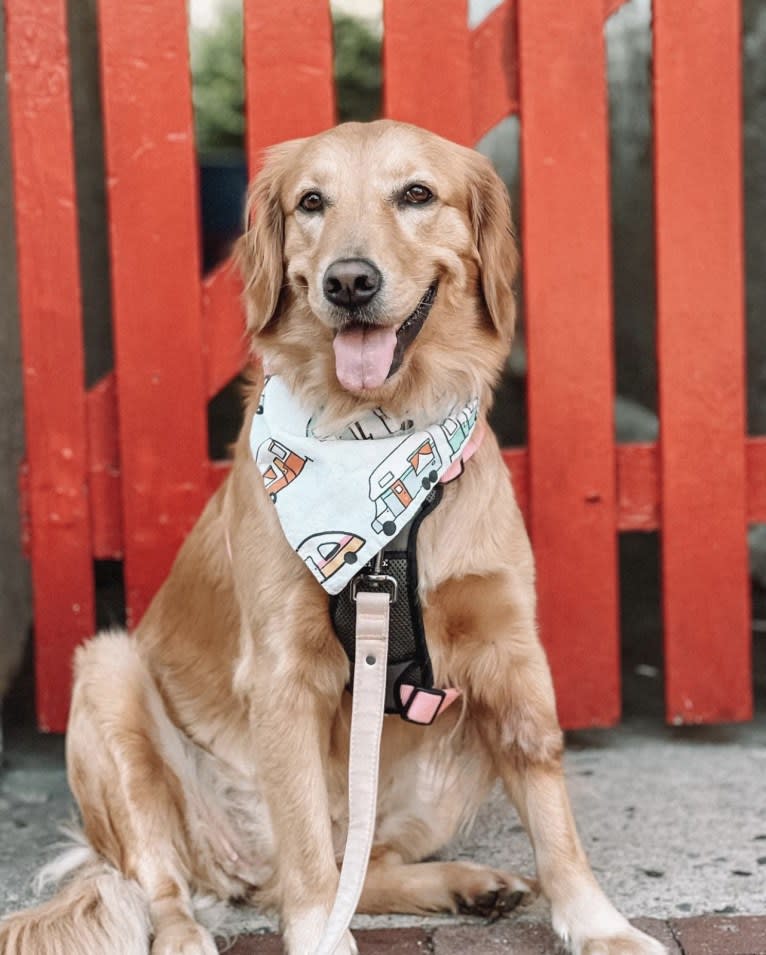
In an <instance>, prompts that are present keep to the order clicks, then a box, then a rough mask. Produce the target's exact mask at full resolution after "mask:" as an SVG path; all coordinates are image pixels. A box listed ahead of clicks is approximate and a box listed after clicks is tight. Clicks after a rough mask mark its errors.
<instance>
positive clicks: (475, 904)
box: [455, 885, 529, 922]
mask: <svg viewBox="0 0 766 955" xmlns="http://www.w3.org/2000/svg"><path fill="white" fill-rule="evenodd" d="M528 894H529V893H527V892H522V891H520V890H519V889H516V888H513V887H511V886H505V885H503V886H499V887H498V888H496V889H491V890H489V891H487V892H482V893H481V894H479V895H476V896H474V897H473V898H466V897H465V896H458V897H457V898H456V900H455V903H456V905H457V910H458V912H460V913H461V915H478V916H480V917H481V918H485V919H489V921H490V922H494V921H496V920H497V919H500V918H503V916H505V915H507V914H508V913H509V912H512V911H513V910H514V909H515V908H517V907H518V906H519V905H521V904H522V902H523V901H525V897H526V896H528Z"/></svg>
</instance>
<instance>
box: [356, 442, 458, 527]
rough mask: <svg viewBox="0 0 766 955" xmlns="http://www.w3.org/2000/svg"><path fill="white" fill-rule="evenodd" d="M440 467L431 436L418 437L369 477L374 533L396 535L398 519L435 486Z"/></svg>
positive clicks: (392, 453)
mask: <svg viewBox="0 0 766 955" xmlns="http://www.w3.org/2000/svg"><path fill="white" fill-rule="evenodd" d="M440 467H441V456H440V455H439V452H438V451H437V449H436V443H435V441H434V439H433V438H432V437H431V436H430V435H429V434H426V435H425V436H424V435H423V434H422V433H420V434H415V435H413V436H412V437H411V438H409V439H407V440H405V441H402V443H401V444H400V445H399V446H398V447H397V448H396V449H395V450H394V451H392V452H391V454H389V455H388V457H387V458H384V459H383V461H381V463H380V464H379V465H378V466H377V467H376V468H375V470H374V471H373V472H372V474H371V475H370V500H372V501H374V502H375V517H374V519H373V521H372V528H373V530H375V531H378V532H380V531H382V532H383V533H384V534H389V535H393V534H395V533H396V531H397V520H398V518H399V517H400V516H401V515H402V514H404V513H405V511H407V509H408V508H409V507H410V505H411V504H412V502H413V500H414V499H415V497H416V495H417V493H418V491H419V490H420V489H421V488H425V489H426V490H428V489H429V488H431V487H432V486H433V485H434V484H435V483H436V481H437V479H438V477H439V468H440ZM399 526H401V524H400V525H399Z"/></svg>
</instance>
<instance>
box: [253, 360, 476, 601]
mask: <svg viewBox="0 0 766 955" xmlns="http://www.w3.org/2000/svg"><path fill="white" fill-rule="evenodd" d="M478 411H479V402H478V399H477V398H474V399H472V400H471V401H469V402H468V404H466V405H465V406H464V407H455V408H453V409H452V410H451V411H450V413H449V414H448V415H447V417H446V418H444V420H443V421H439V422H437V423H436V424H433V425H431V426H430V427H429V428H426V429H425V430H415V427H414V425H413V423H412V421H395V420H393V419H391V418H389V417H388V415H386V413H385V412H384V411H382V410H381V409H379V408H375V409H372V410H370V411H365V412H364V414H363V415H362V416H361V417H360V418H359V419H358V420H357V421H354V422H352V424H350V425H349V426H348V427H347V428H345V429H344V430H343V431H342V432H341V433H340V434H335V435H327V436H320V435H318V434H317V433H316V432H315V431H314V428H313V426H312V415H311V412H310V411H307V410H306V409H304V408H302V407H301V406H300V404H299V403H298V401H297V400H296V398H295V397H294V395H292V394H291V393H290V391H289V390H288V389H287V386H286V385H285V383H284V381H282V379H280V378H278V377H277V376H275V375H272V376H270V377H267V378H266V381H265V383H264V387H263V392H262V393H261V400H260V403H259V406H258V411H257V412H256V414H255V415H253V424H252V428H251V430H250V450H251V452H252V455H253V458H254V459H255V462H256V464H257V465H258V469H259V471H260V472H261V474H262V475H263V483H264V485H265V487H266V490H267V491H268V493H269V496H270V497H271V500H272V501H273V502H274V506H275V507H276V510H277V516H278V517H279V521H280V523H281V525H282V530H283V531H284V534H285V537H286V538H287V540H288V542H289V543H290V546H291V547H292V548H293V549H294V550H295V551H296V553H297V554H298V556H299V557H300V558H301V559H302V560H303V561H304V562H305V564H306V566H307V567H308V569H309V570H310V571H311V573H312V574H313V575H314V577H316V579H317V580H318V581H319V583H320V584H321V585H322V587H324V589H325V590H326V591H327V592H328V593H330V594H337V593H340V592H341V590H343V588H344V587H345V586H346V584H347V583H348V582H349V581H350V580H351V579H352V577H353V576H354V575H355V574H356V573H358V571H360V570H361V569H362V567H364V565H365V564H366V563H367V562H368V561H369V560H371V559H372V558H373V557H375V556H376V555H377V554H378V553H379V552H380V551H381V550H382V549H383V548H384V547H385V546H386V544H387V543H388V542H389V541H390V540H391V538H392V537H393V536H394V535H395V534H397V533H398V532H399V531H400V530H401V529H402V528H403V527H405V526H406V525H407V524H408V523H409V522H410V521H411V520H412V519H413V518H414V517H415V515H416V514H417V512H418V511H419V510H420V506H421V505H422V504H423V501H424V500H425V498H426V497H427V496H428V493H429V491H430V490H431V488H432V487H433V486H434V485H435V484H436V482H437V481H438V480H439V478H440V477H441V476H442V475H443V474H444V473H445V471H447V470H448V469H449V468H450V466H451V465H453V463H456V462H457V461H459V459H460V457H461V453H462V451H463V449H464V447H465V446H466V444H467V443H468V440H469V438H470V437H471V433H472V431H473V429H474V426H475V425H476V419H477V417H478Z"/></svg>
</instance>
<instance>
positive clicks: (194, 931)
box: [152, 919, 218, 955]
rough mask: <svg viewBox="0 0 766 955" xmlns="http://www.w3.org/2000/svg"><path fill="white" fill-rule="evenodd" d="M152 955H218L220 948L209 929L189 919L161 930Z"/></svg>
mask: <svg viewBox="0 0 766 955" xmlns="http://www.w3.org/2000/svg"><path fill="white" fill-rule="evenodd" d="M152 955H218V946H217V945H216V944H215V942H214V941H213V936H212V935H211V934H210V933H209V932H208V931H207V929H204V928H203V927H202V926H201V925H197V923H196V922H194V921H192V920H191V919H189V920H183V921H178V922H174V923H173V924H172V925H168V926H167V927H166V928H162V929H160V930H159V931H158V932H157V934H156V936H155V938H154V942H153V944H152Z"/></svg>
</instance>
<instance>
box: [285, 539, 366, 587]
mask: <svg viewBox="0 0 766 955" xmlns="http://www.w3.org/2000/svg"><path fill="white" fill-rule="evenodd" d="M362 547H364V539H363V538H362V537H357V536H356V534H350V533H347V532H346V531H323V532H322V533H321V534H312V535H311V536H310V537H307V538H306V539H305V540H302V541H301V543H300V544H299V545H298V548H297V554H298V556H299V557H300V558H301V560H303V562H304V563H305V564H306V566H307V567H308V569H309V570H310V571H311V572H312V574H313V575H314V576H315V577H316V578H317V580H319V581H320V582H322V581H325V580H329V579H330V577H332V575H333V574H335V573H337V572H338V571H339V570H340V569H341V567H344V566H345V565H346V564H355V563H356V562H357V560H358V559H359V556H358V551H359V550H361V548H362Z"/></svg>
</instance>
